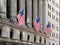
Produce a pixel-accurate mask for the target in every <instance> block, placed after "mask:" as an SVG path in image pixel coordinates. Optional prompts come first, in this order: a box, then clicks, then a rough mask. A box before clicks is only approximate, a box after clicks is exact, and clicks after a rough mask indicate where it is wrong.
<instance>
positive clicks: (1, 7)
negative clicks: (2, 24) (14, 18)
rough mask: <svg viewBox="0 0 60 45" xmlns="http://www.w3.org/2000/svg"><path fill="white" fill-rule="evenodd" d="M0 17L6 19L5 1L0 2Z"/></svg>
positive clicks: (0, 0)
mask: <svg viewBox="0 0 60 45" xmlns="http://www.w3.org/2000/svg"><path fill="white" fill-rule="evenodd" d="M0 16H1V17H2V18H6V0H0Z"/></svg>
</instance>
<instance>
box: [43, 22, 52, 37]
mask: <svg viewBox="0 0 60 45" xmlns="http://www.w3.org/2000/svg"><path fill="white" fill-rule="evenodd" d="M44 32H45V33H46V35H47V36H48V35H49V34H50V33H51V25H50V24H49V23H48V24H47V25H46V26H45V27H44Z"/></svg>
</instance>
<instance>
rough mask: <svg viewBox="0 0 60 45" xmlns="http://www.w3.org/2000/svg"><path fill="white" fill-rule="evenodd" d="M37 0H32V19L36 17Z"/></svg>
mask: <svg viewBox="0 0 60 45" xmlns="http://www.w3.org/2000/svg"><path fill="white" fill-rule="evenodd" d="M37 10H38V8H37V0H33V21H35V19H36V18H37V14H38V13H37Z"/></svg>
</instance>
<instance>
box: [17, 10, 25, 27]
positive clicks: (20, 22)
mask: <svg viewBox="0 0 60 45" xmlns="http://www.w3.org/2000/svg"><path fill="white" fill-rule="evenodd" d="M17 19H18V26H22V25H24V24H25V15H24V9H23V10H22V11H20V13H19V14H18V15H17Z"/></svg>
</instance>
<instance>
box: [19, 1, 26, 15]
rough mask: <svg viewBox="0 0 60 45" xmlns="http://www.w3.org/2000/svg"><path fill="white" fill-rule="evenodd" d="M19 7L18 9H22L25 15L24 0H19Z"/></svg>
mask: <svg viewBox="0 0 60 45" xmlns="http://www.w3.org/2000/svg"><path fill="white" fill-rule="evenodd" d="M19 3H20V5H19V7H20V11H21V10H23V9H24V15H25V0H19Z"/></svg>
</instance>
